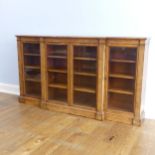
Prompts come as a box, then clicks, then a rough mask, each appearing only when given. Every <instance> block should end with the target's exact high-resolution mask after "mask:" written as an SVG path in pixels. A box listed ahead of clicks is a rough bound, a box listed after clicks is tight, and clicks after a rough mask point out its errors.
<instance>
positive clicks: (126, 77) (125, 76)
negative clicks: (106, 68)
mask: <svg viewBox="0 0 155 155" xmlns="http://www.w3.org/2000/svg"><path fill="white" fill-rule="evenodd" d="M109 77H114V78H122V79H135V77H134V76H130V75H124V74H109Z"/></svg>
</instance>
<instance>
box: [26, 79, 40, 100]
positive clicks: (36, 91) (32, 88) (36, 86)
mask: <svg viewBox="0 0 155 155" xmlns="http://www.w3.org/2000/svg"><path fill="white" fill-rule="evenodd" d="M25 87H26V95H28V96H32V97H39V98H40V96H41V85H40V83H37V82H31V81H26V82H25Z"/></svg>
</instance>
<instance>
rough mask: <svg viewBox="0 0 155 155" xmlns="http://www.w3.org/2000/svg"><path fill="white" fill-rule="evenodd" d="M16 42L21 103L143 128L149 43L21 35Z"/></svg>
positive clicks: (138, 39) (112, 39)
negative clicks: (141, 125)
mask: <svg viewBox="0 0 155 155" xmlns="http://www.w3.org/2000/svg"><path fill="white" fill-rule="evenodd" d="M17 42H18V56H19V59H18V60H19V77H20V97H19V101H20V102H21V103H26V104H33V105H36V106H39V107H41V108H43V109H49V110H53V111H59V112H65V113H70V114H75V115H81V116H86V117H89V118H96V119H98V120H113V121H118V122H123V123H128V124H133V125H140V124H141V122H142V120H143V118H144V111H143V96H144V93H143V92H144V85H145V84H144V83H145V76H144V75H145V66H146V65H144V64H145V61H146V57H147V51H146V50H145V49H146V45H147V40H146V39H145V38H95V37H50V36H17ZM144 58H145V59H144Z"/></svg>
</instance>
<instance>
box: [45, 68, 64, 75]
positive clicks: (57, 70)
mask: <svg viewBox="0 0 155 155" xmlns="http://www.w3.org/2000/svg"><path fill="white" fill-rule="evenodd" d="M48 72H53V73H65V74H66V73H67V70H64V69H48Z"/></svg>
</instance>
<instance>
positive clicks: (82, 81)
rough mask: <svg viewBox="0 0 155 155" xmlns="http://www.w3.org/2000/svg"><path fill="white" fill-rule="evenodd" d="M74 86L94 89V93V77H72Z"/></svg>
mask: <svg viewBox="0 0 155 155" xmlns="http://www.w3.org/2000/svg"><path fill="white" fill-rule="evenodd" d="M74 86H75V87H84V88H88V89H89V88H90V89H94V90H95V91H96V77H89V76H78V75H76V76H74Z"/></svg>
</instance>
